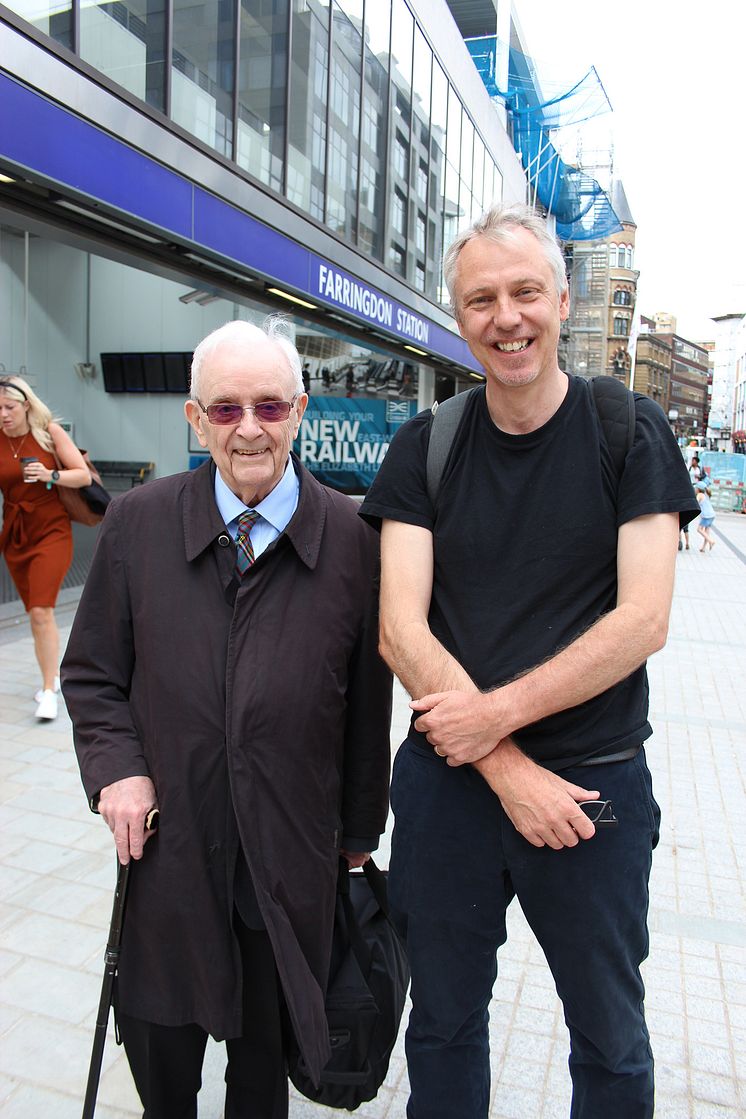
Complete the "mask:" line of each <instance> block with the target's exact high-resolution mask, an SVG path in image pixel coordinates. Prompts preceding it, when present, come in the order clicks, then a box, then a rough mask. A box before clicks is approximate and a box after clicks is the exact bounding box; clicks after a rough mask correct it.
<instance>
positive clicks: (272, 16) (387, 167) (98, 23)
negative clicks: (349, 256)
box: [9, 0, 502, 301]
mask: <svg viewBox="0 0 746 1119" xmlns="http://www.w3.org/2000/svg"><path fill="white" fill-rule="evenodd" d="M66 3H68V0H62V3H61V5H55V6H54V8H52V7H44V5H43V4H42V6H41V7H40V6H39V5H34V6H33V8H32V7H31V6H30V4H29V0H11V2H10V4H9V7H10V8H11V9H13V10H14V11H16V12H17V13H18V14H19V15H20V16H22V17H23V18H25V19H26V20H28V21H29V22H31V23H33V24H34V26H36V27H37V28H38V29H39V30H40V31H42V32H44V33H45V34H47V35H49V36H50V37H51V38H53V39H55V40H56V41H57V42H59V43H62V44H64V45H65V46H66V47H69V48H70V49H74V47H75V44H76V43H77V44H78V50H79V53H80V57H81V58H82V59H84V60H85V61H86V62H87V63H89V64H90V65H91V66H93V67H95V68H96V69H97V70H99V71H101V73H102V74H104V75H106V77H107V78H108V79H110V80H111V81H113V82H116V83H118V84H119V85H121V86H122V87H123V88H124V89H126V90H127V91H128V93H129V94H131V95H132V96H134V97H136V98H139V99H141V100H142V101H144V102H146V103H147V104H148V105H150V106H152V107H153V108H155V109H158V110H159V111H162V112H165V113H167V114H168V115H169V116H170V118H171V119H172V120H173V121H174V123H175V124H178V125H179V126H180V127H181V128H183V129H185V130H186V131H187V132H189V133H190V134H191V135H193V136H195V137H197V138H198V139H199V140H200V141H201V142H202V143H203V144H205V145H207V146H208V147H210V148H212V149H213V150H214V151H216V152H218V153H219V154H220V155H221V156H223V157H225V158H227V159H228V160H231V161H234V162H235V163H236V164H237V166H238V167H240V168H241V169H242V170H243V171H244V172H246V173H247V174H249V175H251V176H252V177H253V178H254V179H256V180H257V181H258V182H260V183H262V184H263V185H264V186H265V187H267V188H269V189H270V190H272V191H274V192H276V193H277V194H278V195H281V196H283V197H285V198H286V199H287V200H288V201H289V202H290V203H292V204H293V205H294V206H296V207H298V209H299V210H301V211H302V212H303V213H305V214H307V215H310V216H311V217H312V218H313V219H315V220H316V221H318V222H319V223H320V224H322V225H324V226H326V227H327V228H328V229H329V230H331V231H332V232H333V233H334V234H335V235H337V236H338V237H339V238H340V239H342V240H343V241H344V242H345V243H346V244H349V245H352V246H354V247H357V248H359V249H360V250H362V251H363V252H365V253H367V254H369V255H370V256H372V257H373V258H374V259H375V260H378V261H380V262H381V263H382V264H383V265H384V267H386V268H387V269H388V270H390V271H391V272H393V273H395V274H396V275H398V276H400V277H401V278H402V279H403V280H405V281H406V282H407V283H408V284H409V285H411V287H413V288H414V289H416V290H417V291H421V292H424V293H425V294H426V295H428V296H429V297H430V298H432V299H434V300H437V301H444V299H445V294H444V291H443V289H442V281H441V269H440V262H441V259H442V255H443V252H444V250H445V248H447V246H448V244H449V243H450V241H451V240H452V239H453V237H454V236H455V234H456V232H457V230H458V229H459V228H460V227H461V226H463V225H464V224H466V223H467V222H469V221H470V220H472V219H473V218H474V217H476V216H477V215H478V214H479V213H481V211H482V210H483V209H484V208H485V207H486V206H488V205H489V204H490V203H491V202H492V201H493V200H499V198H500V197H501V188H502V179H501V176H500V172H499V170H498V168H497V167H496V165H495V161H494V159H493V158H492V156H491V154H490V152H489V150H488V149H487V147H486V145H485V143H484V141H483V139H482V137H481V136H480V134H479V132H478V130H477V128H476V127H475V125H474V122H473V120H472V119H471V117H470V115H469V113H468V112H467V110H466V109H465V107H464V105H463V103H462V101H461V99H460V98H459V95H458V93H457V91H456V89H455V88H454V86H453V85H452V83H451V82H450V81H449V79H448V76H447V75H446V73H445V71H444V70H443V68H442V66H441V64H440V62H439V60H438V59H437V58H436V57H435V56H434V54H433V51H432V48H431V46H430V44H429V42H428V40H427V37H426V35H425V33H424V31H423V29H422V28H421V27H420V26H419V24H418V23H417V21H416V19H415V17H414V15H413V14H412V11H411V10H410V8H409V6H408V4H407V3H406V0H108V2H107V0H88V2H87V3H86V4H76V5H73V4H72V2H71V0H70V3H69V6H65V4H66Z"/></svg>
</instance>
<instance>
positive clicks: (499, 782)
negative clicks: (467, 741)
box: [475, 739, 600, 851]
mask: <svg viewBox="0 0 746 1119" xmlns="http://www.w3.org/2000/svg"><path fill="white" fill-rule="evenodd" d="M475 768H476V769H477V770H478V772H479V773H481V775H482V777H483V778H484V779H485V781H486V782H487V784H488V785H489V786H490V788H491V789H492V791H493V792H494V793H496V794H497V796H498V797H499V798H500V803H501V804H502V806H503V808H504V809H505V813H506V815H507V816H508V818H509V820H510V821H511V823H512V824H513V826H514V827H515V829H516V830H517V831H519V832H520V833H521V835H522V836H523V837H524V839H527V840H528V842H529V843H531V844H532V845H533V846H534V847H544V846H547V847H553V848H554V850H555V851H559V850H561V849H562V848H563V847H575V846H577V844H578V842H579V840H581V839H591V838H592V837H593V836H594V835H595V834H596V829H595V827H594V826H593V824H592V823H591V821H590V820H589V819H588V817H587V816H586V814H585V813H584V812H583V810H582V808H579V807H578V804H579V802H580V801H584V800H598V798H599V796H600V793H599V791H598V790H597V789H583V788H581V787H580V785H573V784H572V783H571V782H570V781H565V780H564V778H562V777H560V776H559V775H558V774H557V773H552V772H551V771H550V770H548V769H544V768H543V767H542V766H540V765H537V764H536V762H533V761H532V760H531V758H528V757H526V755H525V754H524V753H523V752H522V751H521V750H519V749H518V747H517V746H516V745H515V744H514V743H513V742H511V741H510V740H509V739H506V740H505V741H503V742H502V743H500V746H499V747H498V748H497V749H496V750H494V751H493V753H492V754H490V755H489V756H488V757H487V758H484V759H483V760H482V761H480V762H478V763H477V765H476V766H475Z"/></svg>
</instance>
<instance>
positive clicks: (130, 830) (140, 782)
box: [98, 777, 158, 864]
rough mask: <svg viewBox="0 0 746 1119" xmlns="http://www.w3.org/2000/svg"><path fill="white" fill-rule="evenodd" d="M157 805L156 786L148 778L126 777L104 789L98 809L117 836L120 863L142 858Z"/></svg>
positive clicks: (151, 833)
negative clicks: (147, 822) (152, 813)
mask: <svg viewBox="0 0 746 1119" xmlns="http://www.w3.org/2000/svg"><path fill="white" fill-rule="evenodd" d="M157 807H158V800H157V797H156V795H155V786H154V785H153V782H152V781H151V780H150V778H149V777H125V778H123V779H122V780H121V781H115V782H114V783H113V784H111V785H105V786H104V788H103V789H102V790H101V793H100V796H99V801H98V810H99V812H100V813H101V815H102V816H103V818H104V820H105V821H106V823H107V824H108V826H109V828H110V829H111V831H112V833H113V835H114V843H115V844H116V848H117V857H118V858H119V861H120V863H123V864H124V863H128V862H129V861H130V858H133V859H141V858H142V853H143V848H144V846H145V843H146V842H147V840H148V839H150V836H151V835H153V831H152V830H151V831H148V830H147V829H146V826H145V821H146V818H147V817H148V816H149V814H150V813H151V812H152V811H153V809H154V808H157Z"/></svg>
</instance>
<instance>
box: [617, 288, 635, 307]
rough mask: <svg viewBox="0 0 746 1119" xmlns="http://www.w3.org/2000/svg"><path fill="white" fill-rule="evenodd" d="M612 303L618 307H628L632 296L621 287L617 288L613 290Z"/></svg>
mask: <svg viewBox="0 0 746 1119" xmlns="http://www.w3.org/2000/svg"><path fill="white" fill-rule="evenodd" d="M614 303H616V304H617V305H618V306H620V307H630V306H631V305H632V296H631V294H630V293H629V292H628V291H625V290H624V289H623V288H617V290H616V291H615V292H614Z"/></svg>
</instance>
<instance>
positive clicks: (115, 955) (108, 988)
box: [82, 808, 158, 1119]
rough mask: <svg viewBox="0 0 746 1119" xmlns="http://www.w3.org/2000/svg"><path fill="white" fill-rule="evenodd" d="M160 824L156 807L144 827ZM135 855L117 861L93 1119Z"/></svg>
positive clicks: (89, 1107)
mask: <svg viewBox="0 0 746 1119" xmlns="http://www.w3.org/2000/svg"><path fill="white" fill-rule="evenodd" d="M157 827H158V809H157V808H154V809H153V810H152V812H149V813H148V815H147V816H146V817H145V830H146V831H155V829H156V828H157ZM131 866H132V859H130V861H129V862H128V863H127V864H126V865H124V864H122V863H119V864H118V868H119V869H118V870H117V886H116V890H115V891H114V905H113V907H112V911H111V924H110V925H109V939H108V941H107V944H106V953H105V955H104V980H103V983H102V984H101V998H100V999H99V1003H98V1015H97V1017H96V1029H95V1032H94V1035H93V1049H92V1050H91V1063H90V1066H89V1068H88V1083H87V1084H86V1089H85V1100H84V1102H83V1117H82V1119H93V1115H94V1112H95V1110H96V1095H97V1093H98V1082H99V1079H100V1077H101V1062H102V1061H103V1059H104V1045H105V1044H106V1029H107V1027H108V1024H109V1008H110V1006H111V998H112V995H113V993H114V977H115V976H116V974H117V967H118V965H119V950H120V947H121V943H122V925H123V923H124V903H125V902H126V900H127V884H128V882H129V875H130V867H131Z"/></svg>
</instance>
